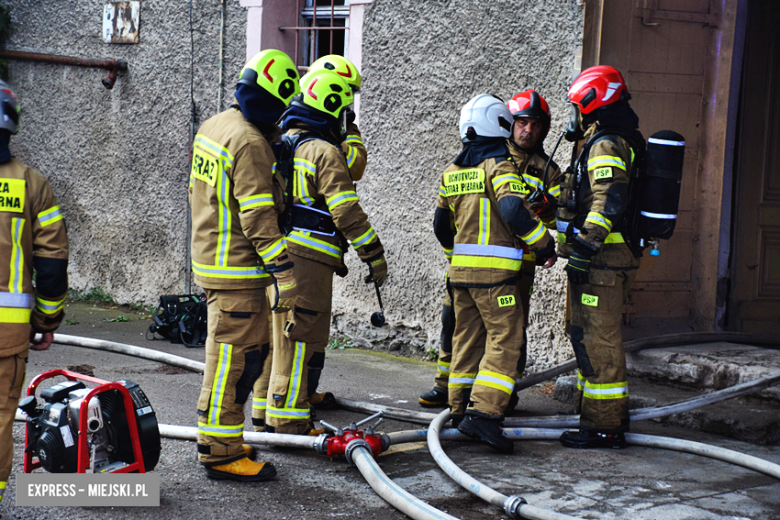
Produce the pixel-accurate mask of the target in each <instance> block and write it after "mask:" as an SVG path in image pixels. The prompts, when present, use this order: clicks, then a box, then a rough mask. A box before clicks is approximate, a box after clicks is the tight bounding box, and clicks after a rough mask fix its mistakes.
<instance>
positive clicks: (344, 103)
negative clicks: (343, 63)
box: [293, 69, 354, 136]
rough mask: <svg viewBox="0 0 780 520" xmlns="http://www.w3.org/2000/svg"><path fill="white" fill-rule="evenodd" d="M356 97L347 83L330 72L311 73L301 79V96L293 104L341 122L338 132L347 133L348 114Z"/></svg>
mask: <svg viewBox="0 0 780 520" xmlns="http://www.w3.org/2000/svg"><path fill="white" fill-rule="evenodd" d="M353 101H354V97H353V96H352V89H351V88H350V87H349V84H348V83H347V81H346V80H345V79H344V78H342V77H341V76H339V75H338V74H336V73H335V72H332V71H330V70H325V69H323V70H319V71H315V72H309V73H308V74H306V75H305V76H304V77H303V78H302V79H301V94H300V95H299V96H298V97H297V98H296V99H295V101H293V104H295V105H299V106H303V107H304V108H308V109H310V110H315V111H317V112H319V113H321V114H324V115H327V116H330V117H332V118H334V119H336V120H337V121H338V122H339V126H338V128H337V130H338V131H339V132H340V135H341V136H343V135H345V134H346V132H347V114H348V113H349V112H350V110H351V108H352V103H353Z"/></svg>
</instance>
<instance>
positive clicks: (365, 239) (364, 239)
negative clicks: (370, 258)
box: [351, 227, 376, 249]
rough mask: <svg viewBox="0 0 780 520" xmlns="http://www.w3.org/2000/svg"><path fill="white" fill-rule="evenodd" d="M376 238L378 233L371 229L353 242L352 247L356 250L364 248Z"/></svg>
mask: <svg viewBox="0 0 780 520" xmlns="http://www.w3.org/2000/svg"><path fill="white" fill-rule="evenodd" d="M375 238H376V232H375V231H374V228H372V227H369V228H368V231H366V232H365V233H363V234H362V235H360V236H359V237H357V238H356V239H355V240H352V241H351V242H352V247H354V248H355V249H357V248H359V247H363V246H364V245H366V244H368V243H369V242H371V241H372V240H374V239H375Z"/></svg>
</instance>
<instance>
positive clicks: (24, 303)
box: [0, 292, 65, 309]
mask: <svg viewBox="0 0 780 520" xmlns="http://www.w3.org/2000/svg"><path fill="white" fill-rule="evenodd" d="M34 299H35V297H34V296H33V295H32V294H29V293H10V292H0V307H17V308H19V309H29V308H31V307H32V306H33V301H34ZM63 301H65V300H64V299H63Z"/></svg>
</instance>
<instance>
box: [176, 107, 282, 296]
mask: <svg viewBox="0 0 780 520" xmlns="http://www.w3.org/2000/svg"><path fill="white" fill-rule="evenodd" d="M274 161H275V159H274V154H273V150H272V149H271V145H270V144H269V143H268V140H267V139H266V137H265V136H264V135H263V134H262V133H261V132H260V130H258V128H257V127H256V126H254V125H253V124H252V123H250V122H249V121H247V120H246V119H244V116H243V115H242V113H241V111H240V110H239V109H238V108H235V107H233V108H230V109H228V110H226V111H224V112H222V113H220V114H217V115H215V116H214V117H211V118H210V119H208V120H207V121H206V122H205V123H203V125H202V126H201V127H200V129H199V130H198V133H197V135H196V136H195V141H194V143H193V150H192V169H191V172H190V185H189V199H190V207H191V208H192V270H193V272H194V273H195V283H197V284H198V285H200V286H201V287H204V288H207V289H252V288H258V287H266V286H268V285H270V284H271V283H272V280H271V278H270V275H269V272H268V269H270V270H271V271H273V270H274V269H276V268H280V267H281V268H285V267H289V265H284V264H285V263H286V262H287V261H288V259H289V257H288V256H287V254H286V253H287V243H286V241H285V239H284V236H282V234H281V232H280V231H279V226H278V223H277V214H278V212H279V211H281V208H282V204H283V200H282V190H283V187H282V183H281V182H280V181H279V180H278V179H276V178H275V177H276V176H275V175H273V173H272V171H273V165H274Z"/></svg>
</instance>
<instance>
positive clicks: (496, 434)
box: [458, 415, 515, 453]
mask: <svg viewBox="0 0 780 520" xmlns="http://www.w3.org/2000/svg"><path fill="white" fill-rule="evenodd" d="M458 431H460V433H462V434H463V435H466V436H468V437H471V438H472V439H476V440H478V441H481V442H483V443H485V444H487V445H488V446H490V447H491V448H493V449H494V450H496V451H497V452H499V453H512V451H514V449H515V444H514V443H513V442H512V441H511V440H509V439H507V438H506V437H504V430H502V429H501V421H500V420H498V419H487V418H485V417H481V416H479V415H466V417H465V418H464V419H463V421H461V423H460V424H459V425H458Z"/></svg>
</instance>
